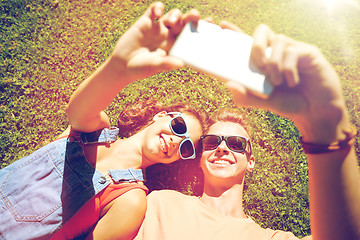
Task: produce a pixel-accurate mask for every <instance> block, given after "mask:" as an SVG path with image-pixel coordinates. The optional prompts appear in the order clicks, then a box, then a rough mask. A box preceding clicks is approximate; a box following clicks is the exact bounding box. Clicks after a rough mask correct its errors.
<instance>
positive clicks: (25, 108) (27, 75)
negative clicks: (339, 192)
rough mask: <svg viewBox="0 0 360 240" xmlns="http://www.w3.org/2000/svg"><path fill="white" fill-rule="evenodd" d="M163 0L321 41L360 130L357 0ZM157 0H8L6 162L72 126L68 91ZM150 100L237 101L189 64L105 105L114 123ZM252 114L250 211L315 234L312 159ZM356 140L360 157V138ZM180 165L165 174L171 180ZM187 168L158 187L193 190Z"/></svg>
mask: <svg viewBox="0 0 360 240" xmlns="http://www.w3.org/2000/svg"><path fill="white" fill-rule="evenodd" d="M163 2H164V3H165V4H166V6H167V9H170V8H174V7H176V8H180V9H181V10H182V11H187V10H189V9H191V8H197V9H198V10H200V12H201V13H202V14H203V15H204V16H211V17H213V18H214V20H215V21H219V20H221V19H226V20H230V21H232V22H234V23H236V24H237V25H238V26H240V27H241V28H242V29H243V30H244V31H245V32H246V33H248V34H252V32H253V31H254V29H255V28H256V26H258V25H259V24H260V23H264V24H267V25H269V26H270V27H271V28H272V29H273V30H275V31H276V32H279V33H283V34H285V35H288V36H290V37H292V38H295V39H297V40H301V41H305V42H308V43H311V44H314V45H316V46H318V47H319V48H320V49H321V51H322V52H323V54H324V55H325V56H326V57H327V59H328V60H329V61H330V62H331V63H332V64H333V66H334V67H335V69H336V71H337V72H338V74H339V76H340V78H341V81H342V86H343V89H344V95H345V98H346V101H347V106H348V109H349V112H350V115H351V117H352V122H353V124H354V125H355V126H356V127H357V128H358V129H359V130H360V114H359V112H360V83H359V79H360V70H359V66H360V28H359V26H360V2H359V1H355V0H347V1H345V0H344V1H340V0H334V1H332V2H333V4H334V5H333V6H332V7H330V6H329V5H328V4H327V3H326V1H325V0H311V1H310V0H242V1H235V0H222V1H218V0H178V1H170V0H166V1H163ZM150 3H151V1H148V0H142V1H140V0H138V1H129V0H117V1H116V0H91V1H90V0H89V1H85V0H78V1H75V0H74V1H63V0H55V1H53V0H51V1H48V0H31V1H30V0H2V1H1V2H0V22H1V25H0V91H1V92H0V134H1V135H0V160H1V162H0V164H1V165H0V166H1V168H2V167H5V166H6V165H8V164H10V163H11V162H13V161H15V160H17V159H19V158H21V157H23V156H25V155H28V154H29V153H31V152H33V151H34V150H35V149H38V148H40V147H41V146H43V145H45V144H47V143H49V142H50V141H52V140H54V139H55V138H56V136H57V135H58V134H60V133H61V132H62V131H63V130H64V129H66V127H67V125H68V121H67V119H66V116H65V106H66V104H67V102H68V100H69V98H70V95H71V94H72V92H73V91H74V90H75V89H76V87H77V86H78V85H79V83H80V82H81V81H83V80H84V79H85V78H86V77H88V76H89V75H90V74H91V73H92V72H93V71H94V70H95V69H96V67H98V66H99V65H100V64H101V63H102V62H103V61H104V60H105V59H106V57H107V56H108V55H109V54H110V52H111V50H112V48H113V46H114V44H115V42H116V40H117V39H118V38H119V36H121V34H122V33H124V31H126V29H127V28H129V26H130V25H131V24H132V23H133V22H134V21H135V20H136V19H137V18H138V17H139V16H140V15H141V14H142V13H143V12H144V10H145V9H146V8H147V6H148V5H149V4H150ZM174 92H176V94H174ZM152 97H155V98H157V99H158V100H160V101H163V102H165V103H171V102H176V101H185V102H188V101H190V102H193V103H195V104H196V105H198V106H199V107H200V108H202V109H204V110H205V111H208V112H211V111H213V110H214V109H218V108H221V107H225V106H233V103H232V100H231V95H230V93H229V92H228V91H227V90H226V89H225V87H224V85H223V84H222V83H221V82H220V81H218V80H216V79H214V78H210V77H208V76H206V75H204V74H200V73H197V72H195V71H194V70H192V69H189V68H184V69H181V70H176V71H172V72H168V73H162V74H158V75H156V76H153V77H151V78H149V79H144V80H140V81H137V82H135V83H133V84H131V85H130V86H128V87H127V88H126V89H124V91H122V92H121V93H119V95H118V97H117V99H116V100H115V101H114V102H113V104H111V106H109V108H108V109H107V110H106V111H107V113H108V114H109V115H110V117H111V119H112V121H113V123H114V124H116V121H115V119H116V116H117V113H119V111H121V109H122V108H123V107H124V106H125V105H126V104H128V103H133V102H136V101H139V100H142V99H148V98H152ZM244 112H246V113H247V114H248V115H249V117H250V118H251V119H252V121H253V122H254V123H256V124H254V126H253V130H254V134H253V138H254V149H255V153H256V154H257V161H258V163H257V167H256V170H255V171H254V173H253V174H251V175H250V176H249V179H248V181H247V187H246V188H247V190H246V195H245V206H246V208H247V213H248V214H250V215H251V216H252V217H254V218H255V220H256V221H257V222H259V223H260V224H261V225H262V226H264V227H271V228H275V229H284V230H289V231H292V232H294V233H295V234H296V235H297V236H299V237H301V236H304V235H307V234H309V233H310V228H309V212H308V193H307V165H306V157H305V155H304V154H303V152H302V150H301V147H300V146H299V143H298V137H299V133H298V131H297V129H296V128H295V127H294V125H293V124H292V123H291V122H290V121H288V120H287V119H283V118H279V117H277V116H275V115H273V114H271V113H268V112H263V111H259V110H254V109H244ZM356 147H357V153H358V156H359V155H360V150H359V138H357V142H356ZM181 164H182V165H181ZM181 164H180V168H181V166H182V167H184V166H185V167H187V168H188V169H187V170H188V172H189V173H192V171H196V170H191V169H189V166H188V165H187V164H184V163H181ZM177 169H179V168H177ZM153 171H157V170H156V169H155V170H153ZM179 171H180V170H176V171H167V175H166V174H163V175H162V176H163V180H164V179H165V180H167V179H169V178H173V175H175V174H179ZM180 175H181V176H183V177H182V178H181V177H180V178H177V179H178V181H175V183H176V184H174V185H170V184H169V183H166V181H165V183H164V182H162V183H161V184H157V185H159V186H160V185H161V186H163V187H170V188H176V189H178V190H180V191H183V192H187V193H190V194H191V193H193V192H194V189H195V188H196V184H197V183H196V181H197V179H195V178H189V179H188V178H186V177H184V174H180ZM190 175H191V174H190ZM179 179H180V180H179ZM183 180H184V181H185V180H186V181H185V183H184V181H183ZM258 183H261V184H258ZM155 185H156V184H155ZM159 186H157V187H155V188H159Z"/></svg>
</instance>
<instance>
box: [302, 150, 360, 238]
mask: <svg viewBox="0 0 360 240" xmlns="http://www.w3.org/2000/svg"><path fill="white" fill-rule="evenodd" d="M308 164H309V187H310V212H311V231H312V236H313V239H360V231H359V229H360V205H359V202H360V179H359V171H358V164H357V161H356V154H355V150H354V147H352V148H351V149H350V148H348V149H345V150H342V151H336V152H333V153H326V154H309V155H308Z"/></svg>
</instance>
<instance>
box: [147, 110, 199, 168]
mask: <svg viewBox="0 0 360 240" xmlns="http://www.w3.org/2000/svg"><path fill="white" fill-rule="evenodd" d="M181 115H182V117H183V119H184V120H185V123H186V127H187V131H188V133H189V136H190V139H191V141H192V142H193V144H194V145H195V146H196V145H197V144H198V141H199V139H200V136H201V135H202V133H203V132H202V126H201V125H200V122H199V120H198V119H197V118H196V117H195V116H193V115H191V114H189V113H182V114H181ZM173 117H174V116H173V115H168V114H167V113H166V112H161V113H159V114H157V115H156V116H155V117H154V122H153V123H152V124H151V125H149V126H148V127H147V129H146V133H145V138H144V144H143V146H142V153H143V157H145V158H146V159H148V160H149V161H150V162H151V163H152V164H155V163H172V162H174V161H176V160H179V159H180V154H179V145H180V143H181V142H182V141H183V139H184V138H185V137H184V136H177V135H176V134H174V133H173V132H172V130H171V128H170V121H171V119H172V118H173Z"/></svg>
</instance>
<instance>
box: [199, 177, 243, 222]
mask: <svg viewBox="0 0 360 240" xmlns="http://www.w3.org/2000/svg"><path fill="white" fill-rule="evenodd" d="M242 200H243V185H242V184H235V185H233V186H232V187H230V188H226V189H224V188H223V189H216V190H215V189H213V188H211V190H210V188H207V187H206V186H204V193H203V194H202V196H201V197H200V201H201V202H202V203H203V204H204V205H206V206H207V207H209V208H212V209H214V210H215V211H217V212H219V213H220V214H223V215H225V216H231V217H238V218H246V215H245V213H244V210H243V205H242Z"/></svg>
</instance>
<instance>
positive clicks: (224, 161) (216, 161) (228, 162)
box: [212, 159, 232, 165]
mask: <svg viewBox="0 0 360 240" xmlns="http://www.w3.org/2000/svg"><path fill="white" fill-rule="evenodd" d="M212 163H213V164H221V165H230V164H232V162H230V161H227V160H223V159H218V160H215V161H213V162H212Z"/></svg>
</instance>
